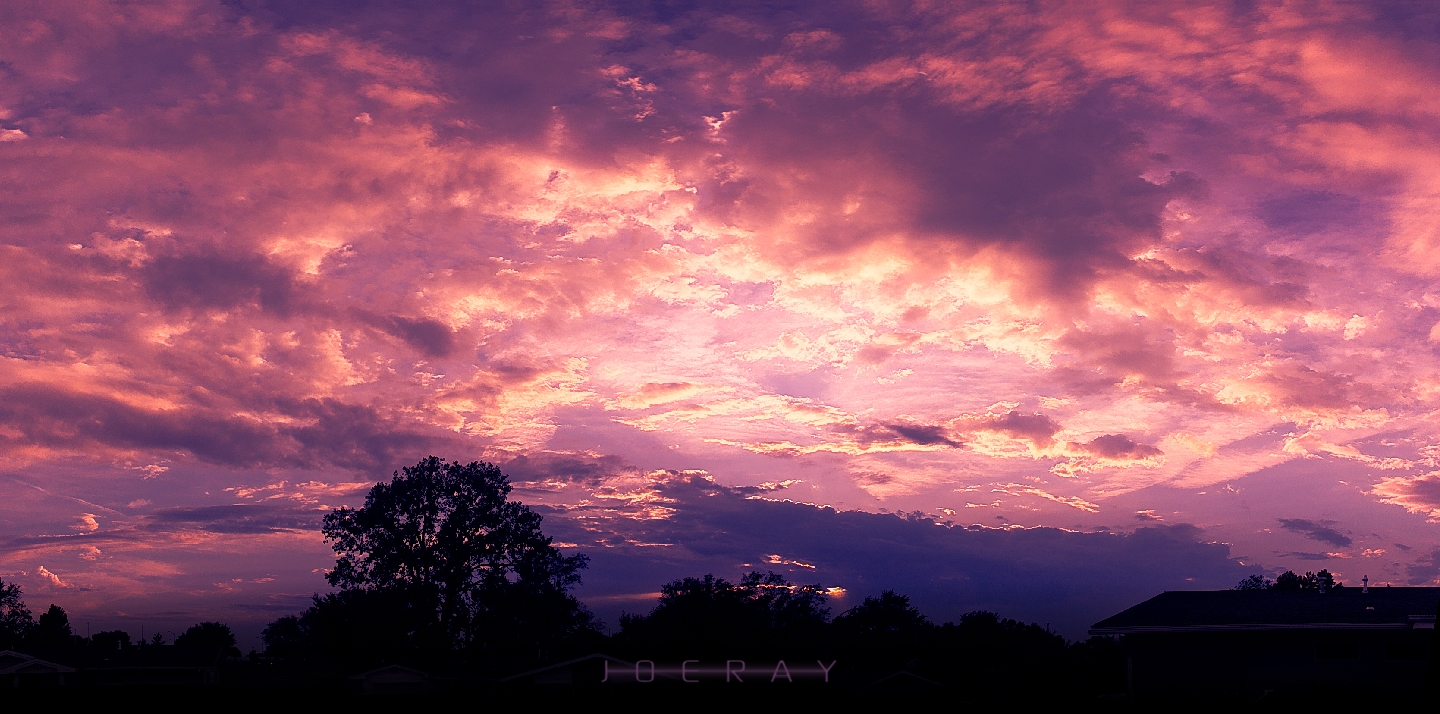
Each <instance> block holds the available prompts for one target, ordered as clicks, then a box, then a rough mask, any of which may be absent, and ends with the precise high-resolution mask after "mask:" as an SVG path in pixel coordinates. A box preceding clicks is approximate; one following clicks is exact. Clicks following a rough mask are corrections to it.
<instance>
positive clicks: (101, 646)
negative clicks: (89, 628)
mask: <svg viewBox="0 0 1440 714" xmlns="http://www.w3.org/2000/svg"><path fill="white" fill-rule="evenodd" d="M90 646H91V647H92V648H94V649H95V651H96V652H103V653H106V654H114V653H116V652H124V651H125V650H128V649H130V633H129V632H126V631H124V630H102V631H100V632H96V633H95V634H93V635H91V636H90Z"/></svg>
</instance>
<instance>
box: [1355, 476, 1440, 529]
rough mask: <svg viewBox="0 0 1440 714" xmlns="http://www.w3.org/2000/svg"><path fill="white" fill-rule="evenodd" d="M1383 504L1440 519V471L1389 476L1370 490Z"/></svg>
mask: <svg viewBox="0 0 1440 714" xmlns="http://www.w3.org/2000/svg"><path fill="white" fill-rule="evenodd" d="M1370 494H1371V495H1373V496H1376V497H1377V498H1379V500H1380V502H1381V503H1390V504H1394V505H1396V506H1400V507H1401V508H1404V509H1405V510H1407V511H1409V512H1411V513H1423V514H1425V515H1428V516H1430V517H1431V518H1440V471H1432V472H1430V473H1428V474H1422V475H1420V476H1387V477H1385V478H1382V479H1380V481H1379V482H1377V483H1376V484H1375V485H1374V486H1373V487H1371V489H1370Z"/></svg>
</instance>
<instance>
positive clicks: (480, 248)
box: [0, 0, 1440, 641]
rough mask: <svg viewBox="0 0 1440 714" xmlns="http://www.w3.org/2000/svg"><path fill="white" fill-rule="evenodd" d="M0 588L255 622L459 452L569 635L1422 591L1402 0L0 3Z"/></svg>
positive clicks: (1438, 118) (106, 609)
mask: <svg viewBox="0 0 1440 714" xmlns="http://www.w3.org/2000/svg"><path fill="white" fill-rule="evenodd" d="M6 7H7V9H6V14H7V16H8V19H7V20H6V22H4V23H0V185H3V191H0V578H3V579H5V580H6V581H7V582H12V581H13V582H16V583H19V584H20V585H21V586H22V587H23V588H24V589H25V592H26V597H27V601H28V602H29V603H30V605H31V608H32V609H36V608H37V607H39V608H43V607H45V606H46V605H48V604H49V603H50V602H55V603H58V604H61V605H62V606H63V607H65V608H66V609H67V610H68V611H70V612H71V613H72V621H74V622H75V623H76V625H77V628H79V627H80V626H81V625H80V624H79V623H81V622H84V623H86V625H85V626H86V627H94V628H95V629H96V630H97V631H98V630H99V629H104V628H112V627H119V628H124V629H127V630H131V631H135V632H136V634H138V631H139V629H140V628H141V627H146V628H148V629H147V634H148V633H149V632H174V631H178V630H180V629H183V627H184V626H186V625H188V624H192V623H193V622H196V621H199V620H201V619H218V620H222V621H226V622H229V623H231V624H232V626H233V627H235V628H236V629H237V630H238V631H240V632H241V633H242V634H244V635H245V636H246V637H248V638H249V641H254V634H255V633H256V632H258V630H259V627H261V626H263V624H264V623H265V622H267V621H269V620H273V619H274V618H276V617H279V616H281V615H284V614H291V613H294V612H297V611H299V610H300V609H303V608H304V607H305V605H306V604H307V602H308V600H309V598H310V596H311V595H312V594H313V593H315V592H324V591H326V590H327V589H328V588H327V586H326V585H325V581H324V569H325V568H327V567H329V566H331V565H333V562H334V556H333V554H332V553H331V551H330V550H329V548H328V547H327V546H326V545H325V543H324V542H323V540H322V539H321V536H320V533H319V530H318V525H319V520H320V518H321V517H322V516H323V515H324V514H325V513H327V512H329V511H330V510H331V509H333V508H335V507H338V506H342V505H356V504H358V503H360V502H361V501H362V500H363V498H364V494H365V492H366V490H367V489H368V488H369V487H370V485H372V484H374V483H375V482H376V481H378V480H383V479H387V478H388V477H389V475H390V474H391V473H393V472H394V471H395V470H396V469H398V468H400V467H402V466H406V465H412V464H414V463H415V462H417V461H419V460H420V459H421V458H422V457H424V456H426V455H429V454H435V455H437V456H441V457H442V458H445V459H449V460H458V461H462V462H469V461H472V460H482V461H489V462H493V463H495V464H497V465H500V466H501V468H502V469H504V470H505V471H506V473H508V474H509V475H510V477H511V480H512V482H513V483H514V485H515V492H514V497H516V498H518V499H520V500H522V501H524V502H525V503H527V504H530V505H531V506H532V507H534V508H535V509H536V510H537V511H539V512H540V513H542V514H543V515H544V517H545V521H544V525H543V527H544V528H545V530H546V532H547V533H550V534H551V535H553V536H555V539H556V543H557V544H559V545H561V547H562V548H563V549H564V550H565V551H566V552H567V553H584V554H586V555H588V556H589V557H590V558H591V567H590V569H589V570H588V571H587V573H586V580H585V584H584V586H583V587H582V588H581V589H580V590H579V591H578V595H579V596H580V598H581V599H582V600H583V601H584V602H585V603H586V604H587V605H588V606H590V607H591V609H593V610H594V611H595V612H596V613H597V614H599V615H601V616H602V617H603V618H608V621H610V623H611V625H612V626H613V624H614V617H615V616H616V615H618V613H620V612H622V611H629V612H641V611H645V610H646V609H647V608H648V607H650V606H651V604H652V603H653V599H654V597H655V595H656V593H657V591H658V590H659V587H660V585H662V584H663V583H664V582H666V581H668V580H671V579H674V578H678V577H683V576H687V575H700V574H703V573H706V572H713V573H715V574H717V575H721V576H724V577H729V578H736V577H738V576H739V575H740V574H741V573H742V572H745V571H748V570H751V569H770V570H774V571H776V572H781V573H783V574H785V575H786V576H787V577H789V578H791V579H792V580H795V581H798V582H815V583H820V584H822V585H824V586H826V587H835V588H841V589H843V592H841V591H839V590H837V591H836V592H837V594H836V595H835V596H834V598H833V599H832V610H833V611H834V612H840V611H843V610H844V609H846V608H848V607H850V606H853V605H854V604H858V600H859V598H862V597H864V596H866V595H875V594H878V592H879V591H880V590H882V589H887V588H893V589H896V590H899V591H901V592H905V593H908V594H910V595H911V596H912V598H913V599H914V601H915V602H916V604H918V605H919V606H921V608H922V610H925V611H926V612H927V613H929V614H930V615H931V616H932V618H933V619H936V620H940V621H943V620H946V619H953V618H955V617H958V615H959V614H960V613H963V612H966V611H969V610H974V609H982V608H983V609H991V610H995V611H998V612H999V613H1000V614H1001V615H1002V616H1007V617H1017V618H1021V619H1024V620H1027V621H1031V620H1033V621H1036V622H1040V623H1042V624H1047V623H1049V624H1053V626H1054V627H1055V628H1056V629H1057V630H1058V631H1060V632H1062V633H1064V634H1066V635H1067V636H1069V637H1072V638H1075V637H1082V636H1084V633H1085V628H1086V626H1088V625H1089V624H1090V623H1093V622H1095V621H1097V620H1099V619H1101V618H1103V617H1106V616H1108V615H1110V614H1113V613H1114V612H1116V611H1118V610H1120V609H1123V608H1125V607H1128V606H1130V605H1133V604H1135V603H1137V602H1139V601H1141V600H1144V599H1146V598H1148V597H1150V596H1153V595H1154V594H1158V593H1159V592H1161V591H1164V590H1173V589H1200V588H1224V587H1229V586H1231V585H1233V584H1234V583H1235V582H1236V581H1238V580H1239V579H1240V578H1242V577H1244V576H1245V575H1247V574H1250V573H1262V574H1268V575H1271V576H1273V575H1274V574H1276V573H1278V572H1281V571H1283V570H1286V569H1294V570H1296V571H1301V572H1304V571H1306V570H1319V569H1320V568H1327V569H1329V570H1330V571H1331V572H1333V573H1335V574H1337V576H1338V577H1339V578H1340V579H1341V580H1342V581H1344V582H1345V583H1347V584H1350V583H1356V582H1357V581H1359V580H1360V578H1361V577H1368V578H1369V579H1370V582H1371V583H1372V584H1373V583H1383V584H1394V585H1397V586H1399V585H1430V584H1435V583H1437V582H1440V580H1437V578H1440V532H1437V529H1436V522H1437V520H1436V519H1440V463H1437V459H1440V374H1437V366H1440V283H1437V276H1440V250H1437V248H1440V95H1437V94H1436V93H1435V92H1434V89H1433V88H1434V87H1435V86H1437V85H1440V10H1436V9H1435V8H1433V7H1431V6H1429V4H1426V3H1331V2H1234V3H1210V4H1204V3H1188V2H1187V3H1150V2H1135V3H1123V2H1040V1H1036V2H1028V3H989V2H972V3H964V2H944V3H931V2H883V1H879V0H873V1H861V2H841V1H838V0H837V1H836V2H823V3H821V2H794V3H788V2H691V3H687V2H664V1H661V0H656V1H654V2H640V1H636V2H514V3H505V2H494V3H477V4H471V3H459V2H434V3H425V4H422V5H415V4H414V3H402V2H380V1H375V2H330V3H321V2H317V3H283V2H262V1H259V0H227V1H223V2H211V1H208V0H156V1H154V2H143V1H139V2H114V3H110V2H60V1H53V0H47V1H46V2H20V1H17V2H10V3H7V5H6Z"/></svg>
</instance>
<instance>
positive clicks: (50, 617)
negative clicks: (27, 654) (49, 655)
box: [29, 605, 75, 649]
mask: <svg viewBox="0 0 1440 714" xmlns="http://www.w3.org/2000/svg"><path fill="white" fill-rule="evenodd" d="M74 638H75V633H74V632H73V631H71V629H70V616H69V615H66V614H65V608H63V607H60V606H59V605H51V606H50V609H48V610H46V611H45V612H44V613H41V615H40V617H39V618H38V619H37V620H36V621H35V628H34V629H32V630H31V631H30V638H29V639H30V642H32V643H34V644H35V646H37V647H40V648H43V649H58V648H64V647H69V646H70V645H72V644H74V641H73V640H74Z"/></svg>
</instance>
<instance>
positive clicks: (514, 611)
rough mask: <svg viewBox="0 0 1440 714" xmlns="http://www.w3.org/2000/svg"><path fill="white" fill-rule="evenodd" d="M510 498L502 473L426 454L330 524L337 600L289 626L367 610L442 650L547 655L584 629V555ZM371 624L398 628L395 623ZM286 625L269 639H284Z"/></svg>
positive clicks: (321, 623) (415, 640) (319, 604)
mask: <svg viewBox="0 0 1440 714" xmlns="http://www.w3.org/2000/svg"><path fill="white" fill-rule="evenodd" d="M510 492H511V486H510V483H509V480H508V479H507V478H506V476H505V474H503V473H501V471H500V469H499V468H497V467H495V466H494V465H493V464H488V463H483V462H471V463H469V464H461V463H459V462H450V463H446V462H445V461H443V460H441V459H439V458H438V457H435V456H430V457H427V458H425V459H422V460H421V461H420V462H419V463H417V464H415V465H414V466H409V467H405V468H403V469H401V470H400V471H397V472H395V473H394V476H393V478H392V479H391V480H390V482H388V483H383V482H382V483H378V484H376V485H375V486H374V487H373V488H371V489H370V492H369V494H368V495H367V496H366V497H365V503H364V505H363V506H361V507H360V508H348V507H346V508H339V509H336V510H335V511H334V512H332V513H330V514H329V515H327V516H326V517H325V519H324V524H323V532H324V536H325V539H326V541H327V542H329V543H330V545H331V547H332V548H333V549H334V550H335V553H336V555H337V560H336V563H335V568H334V570H332V571H331V572H330V573H329V575H328V576H327V578H328V580H329V582H330V584H331V585H334V586H336V587H338V588H340V589H341V592H340V593H337V594H334V595H329V596H325V597H317V598H316V600H315V604H314V607H312V612H309V613H307V615H306V616H302V617H301V618H300V619H299V620H297V621H296V622H295V623H293V625H294V627H295V628H299V629H301V630H305V629H306V628H312V629H314V628H318V629H316V630H315V631H316V632H320V631H325V630H326V629H327V628H328V627H329V625H328V624H327V623H332V622H335V621H337V620H342V621H349V620H352V619H354V618H356V617H359V618H361V619H369V617H370V616H368V615H363V614H362V613H365V612H372V613H373V614H375V615H377V616H380V617H388V618H390V619H391V620H396V621H398V622H402V623H406V624H407V627H406V628H402V629H404V630H405V631H404V632H395V633H391V635H393V636H397V637H400V638H401V639H402V640H405V641H407V642H410V643H411V644H412V645H413V646H415V647H420V648H425V649H434V648H436V647H439V648H441V649H446V650H456V649H472V650H474V649H482V650H483V649H485V648H486V647H489V646H490V645H492V644H497V643H499V642H505V643H507V644H514V643H517V642H525V643H527V645H528V646H531V647H539V648H543V647H544V646H545V645H546V643H548V642H553V641H555V640H557V639H563V638H564V637H566V636H568V635H571V634H574V633H576V632H580V631H586V630H589V629H591V628H592V627H593V625H592V621H591V618H590V616H589V613H588V612H586V611H585V610H584V608H583V607H581V606H580V604H579V602H578V601H576V600H575V598H574V597H572V596H571V595H570V593H569V590H570V588H571V587H573V586H575V585H578V584H579V582H580V571H581V570H582V569H584V568H585V567H586V564H587V561H586V558H585V556H584V555H575V556H565V555H564V554H562V553H561V552H560V551H559V550H558V549H557V548H555V546H554V545H553V544H552V541H551V539H550V538H549V537H548V536H546V535H545V534H544V533H543V532H542V531H541V530H540V523H541V518H540V515H539V514H537V513H535V512H534V511H532V510H530V508H529V507H527V506H525V505H524V504H523V503H520V502H518V501H512V500H510V499H509V494H510ZM392 601H393V602H392ZM384 603H389V604H384ZM341 611H344V612H341ZM382 613H383V614H382ZM307 618H308V619H307ZM367 626H369V625H367ZM375 626H376V627H380V629H382V630H387V631H389V630H394V629H395V623H394V622H392V623H390V624H386V625H384V626H383V627H382V626H380V625H379V624H378V623H376V624H375ZM287 627H290V625H284V626H280V627H279V628H278V629H276V630H275V632H274V635H275V636H276V637H277V638H280V639H284V638H285V637H290V636H291V635H293V633H290V634H286V633H285V629H286V628H287ZM377 632H378V631H377ZM386 637H391V636H389V635H387V636H386ZM391 639H393V637H391Z"/></svg>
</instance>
